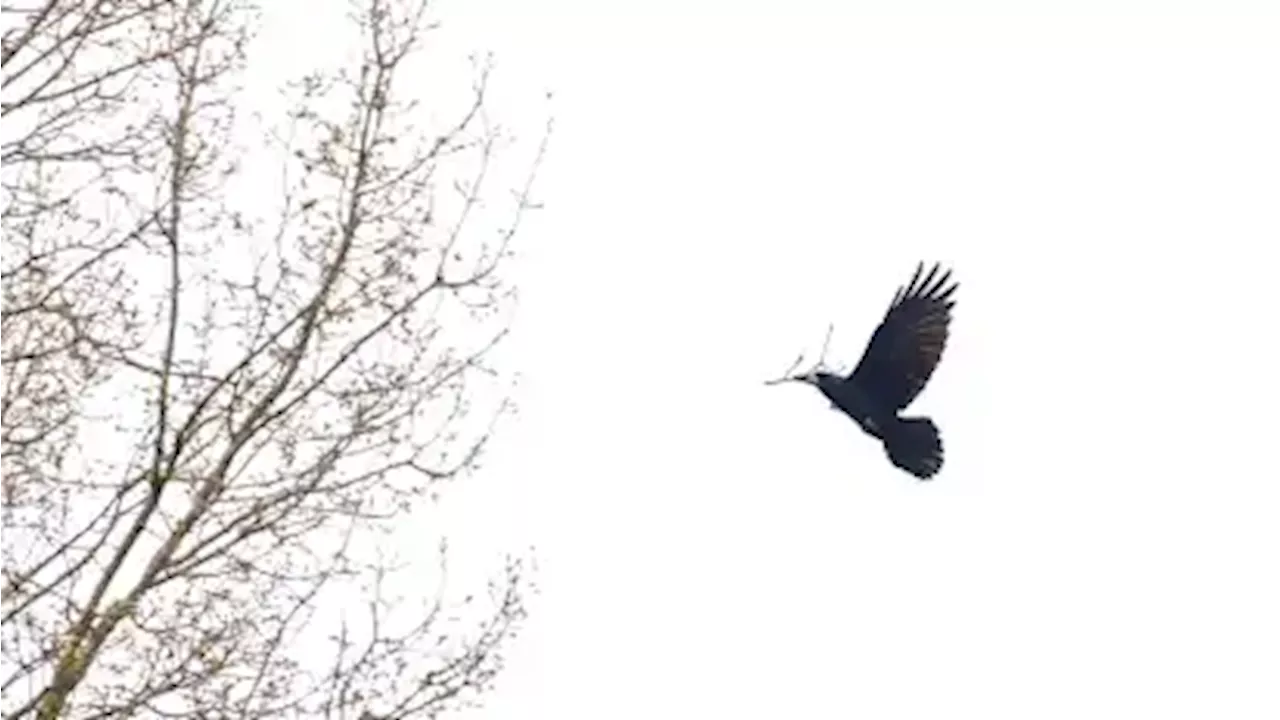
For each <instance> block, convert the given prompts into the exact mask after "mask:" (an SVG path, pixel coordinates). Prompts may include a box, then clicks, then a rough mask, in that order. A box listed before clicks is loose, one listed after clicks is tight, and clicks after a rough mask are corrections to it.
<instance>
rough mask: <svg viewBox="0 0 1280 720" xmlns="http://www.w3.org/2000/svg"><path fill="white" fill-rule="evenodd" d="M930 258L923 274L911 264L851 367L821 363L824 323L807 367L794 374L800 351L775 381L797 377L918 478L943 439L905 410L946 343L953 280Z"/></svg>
mask: <svg viewBox="0 0 1280 720" xmlns="http://www.w3.org/2000/svg"><path fill="white" fill-rule="evenodd" d="M940 271H941V266H940V265H937V264H935V265H934V266H933V268H932V269H931V270H929V272H928V274H927V275H926V274H924V263H920V264H919V265H918V266H917V267H916V272H915V275H913V276H912V277H911V282H909V283H907V284H906V285H904V286H902V287H899V288H898V292H897V294H895V295H894V297H893V302H892V303H891V304H890V305H889V310H888V311H887V312H886V313H885V315H884V319H883V320H881V321H880V325H879V326H878V327H877V328H876V330H875V332H874V333H873V334H872V335H871V342H869V343H867V349H866V350H864V351H863V353H862V359H861V360H860V361H859V362H858V365H857V367H855V368H854V370H853V373H851V374H850V375H848V376H843V375H840V374H838V373H833V372H829V371H827V370H826V369H825V367H824V363H823V358H824V357H825V355H826V351H827V344H828V343H829V342H830V341H831V329H830V328H828V330H827V338H826V340H825V341H824V342H823V345H822V357H820V358H819V360H818V365H817V367H816V368H815V369H814V370H811V371H809V372H806V373H802V374H798V375H797V374H794V373H795V370H796V368H798V367H799V366H800V363H801V362H803V360H804V356H803V355H801V356H800V358H799V359H797V360H796V362H795V363H794V364H792V366H791V368H790V369H789V370H788V371H787V372H786V373H784V374H783V376H782V377H780V378H778V379H776V380H770V381H768V382H767V383H765V384H766V385H775V384H778V383H782V382H801V383H806V384H808V385H812V386H814V387H816V388H817V389H818V391H819V392H821V393H822V394H823V395H825V396H826V398H827V399H828V400H830V401H831V405H832V407H833V408H834V409H836V410H839V411H840V412H842V413H844V414H845V415H848V416H849V417H850V418H852V419H853V421H854V422H856V423H858V426H859V427H861V428H862V430H863V432H865V433H867V434H868V435H870V436H872V437H874V438H877V439H878V440H880V441H881V442H882V443H884V449H885V453H886V454H887V455H888V456H889V461H890V462H891V463H893V464H894V466H896V467H898V468H900V469H902V470H905V471H906V472H908V473H910V474H911V475H913V476H915V477H916V478H919V479H920V480H928V479H930V478H932V477H933V476H934V475H936V474H937V472H938V471H939V470H940V469H941V468H942V457H943V452H942V439H941V437H939V435H938V427H937V426H936V425H934V423H933V420H930V419H929V418H927V417H906V416H902V415H899V413H900V412H901V411H903V410H905V409H906V407H907V406H908V405H910V404H911V401H912V400H914V399H915V397H916V396H917V395H919V394H920V391H921V390H923V389H924V386H925V383H927V382H929V376H930V375H932V374H933V370H934V368H936V367H937V366H938V361H939V360H941V359H942V351H943V349H944V348H946V345H947V333H948V326H949V325H950V324H951V308H953V307H955V304H956V303H955V300H953V299H952V297H953V295H954V294H955V292H956V289H957V288H958V287H959V284H957V283H954V282H951V283H949V281H950V279H951V271H950V270H947V271H946V272H941V274H939V273H940Z"/></svg>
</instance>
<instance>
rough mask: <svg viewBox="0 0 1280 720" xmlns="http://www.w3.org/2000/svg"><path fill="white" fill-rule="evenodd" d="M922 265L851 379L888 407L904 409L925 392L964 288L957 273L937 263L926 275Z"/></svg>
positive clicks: (891, 307)
mask: <svg viewBox="0 0 1280 720" xmlns="http://www.w3.org/2000/svg"><path fill="white" fill-rule="evenodd" d="M923 274H924V263H920V264H919V265H917V266H916V271H915V274H913V275H912V276H911V281H910V282H908V283H907V284H905V285H903V286H901V287H899V288H898V291H897V292H896V293H894V296H893V302H892V303H891V304H890V305H889V309H888V310H887V311H886V312H885V316H884V319H883V320H881V321H880V325H879V326H877V327H876V330H875V332H874V333H873V334H872V335H871V341H870V342H869V343H867V349H866V350H865V351H863V354H862V359H861V360H859V361H858V366H857V367H856V368H854V371H853V374H852V375H850V376H849V380H848V381H849V382H853V383H856V384H857V385H858V387H859V388H861V389H862V390H863V392H865V393H867V394H869V395H870V396H871V397H873V398H874V399H876V400H877V401H878V403H880V404H881V406H882V407H885V408H886V409H887V408H893V409H895V410H902V409H904V408H906V406H907V405H910V404H911V401H912V400H914V399H915V398H916V396H917V395H919V394H920V391H921V390H923V389H924V386H925V384H926V383H928V382H929V377H930V376H931V375H933V371H934V369H935V368H937V366H938V362H939V361H940V360H941V359H942V352H943V350H945V349H946V346H947V337H948V332H949V329H950V324H951V309H952V308H953V307H955V300H953V299H952V297H953V295H954V294H955V292H956V289H957V288H959V287H960V286H959V284H958V283H950V284H948V283H949V281H950V280H951V271H950V270H947V271H945V272H943V271H942V268H941V265H937V264H935V265H934V266H933V267H932V268H931V269H930V270H929V273H928V274H927V275H924V276H923V277H921V276H922V275H923Z"/></svg>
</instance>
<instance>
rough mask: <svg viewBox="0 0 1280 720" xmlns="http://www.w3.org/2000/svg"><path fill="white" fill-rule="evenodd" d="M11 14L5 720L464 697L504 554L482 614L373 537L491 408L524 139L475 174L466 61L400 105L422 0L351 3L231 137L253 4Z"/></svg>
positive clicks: (425, 486)
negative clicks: (330, 53)
mask: <svg viewBox="0 0 1280 720" xmlns="http://www.w3.org/2000/svg"><path fill="white" fill-rule="evenodd" d="M4 14H5V15H6V16H7V17H6V19H7V20H8V21H9V27H10V29H9V30H8V31H7V32H6V33H5V35H4V38H3V86H4V94H5V96H4V102H3V112H4V135H5V137H4V144H3V163H4V165H3V191H4V211H3V222H4V245H3V250H4V252H3V283H4V287H3V325H2V328H3V332H2V341H3V342H2V350H3V355H2V360H3V370H4V379H3V403H4V404H3V418H2V420H3V422H2V426H3V430H2V431H0V460H2V461H3V513H4V517H3V520H4V523H5V533H4V539H3V552H4V567H3V671H2V676H0V692H2V693H3V706H4V710H3V712H4V717H5V718H7V719H8V718H27V717H33V718H55V717H68V718H109V717H186V718H223V717H226V718H230V717H240V718H257V717H262V718H267V717H270V718H288V717H307V718H311V717H334V718H346V717H350V718H374V717H379V718H381V717H386V718H392V717H394V718H407V717H434V716H436V715H437V714H439V713H440V712H443V711H446V710H448V709H451V708H455V707H457V706H458V705H459V704H460V703H466V702H469V701H471V700H472V699H474V698H475V697H476V696H477V695H478V694H479V693H480V692H482V691H483V690H485V689H486V688H487V687H488V686H489V685H490V683H491V681H492V679H493V677H494V675H495V673H496V672H497V671H498V670H499V669H500V667H501V661H502V653H501V649H502V646H503V644H504V642H505V641H507V640H508V639H509V638H511V637H512V636H513V633H514V631H515V629H516V628H517V626H518V625H519V623H520V621H521V620H522V619H523V615H524V606H523V603H522V598H523V596H524V594H525V593H526V592H527V590H528V587H529V585H528V580H527V577H526V572H525V568H524V565H523V562H522V559H521V558H520V556H518V555H517V556H514V557H509V558H508V559H507V562H506V565H505V567H504V568H503V570H502V572H501V573H499V574H498V577H497V578H496V579H495V580H494V581H493V582H492V583H491V585H490V587H489V592H488V595H487V598H488V600H487V602H486V601H485V599H484V598H483V597H480V598H476V597H473V596H471V595H467V594H465V593H459V592H458V591H457V590H456V589H450V585H449V583H446V582H445V580H446V577H445V574H444V573H443V572H433V573H428V572H427V571H428V570H431V569H432V568H434V569H437V570H441V571H443V569H444V568H445V567H446V566H445V564H444V559H445V557H446V555H445V552H444V551H445V547H444V546H443V544H442V545H441V547H440V552H439V553H435V552H429V553H417V554H413V553H409V554H406V553H397V551H396V548H397V547H399V543H398V539H403V535H405V532H406V531H405V524H406V523H405V521H406V519H407V518H411V517H420V515H418V513H421V512H422V511H423V509H424V507H427V506H429V504H430V502H431V500H432V498H433V497H434V495H435V493H436V491H437V490H438V489H439V488H440V487H441V486H442V484H443V483H445V482H446V481H449V480H450V479H453V478H457V477H460V476H463V475H465V474H467V473H469V472H471V471H473V470H474V468H475V467H476V466H477V463H478V460H479V458H480V456H481V453H482V450H483V449H484V447H485V443H486V441H487V440H488V438H489V436H490V433H491V431H492V429H493V425H494V422H495V420H496V419H497V418H498V417H499V416H500V415H501V414H502V412H503V411H504V409H506V408H507V401H506V397H507V396H506V393H505V386H504V385H503V384H502V383H501V382H500V375H499V374H498V373H497V372H496V371H495V370H494V369H493V368H491V367H489V365H488V364H486V358H487V357H490V356H491V354H492V353H491V351H492V350H493V348H494V347H495V346H496V345H497V344H498V343H499V342H500V341H501V339H502V338H503V337H504V336H505V334H506V332H507V328H508V327H509V320H510V316H509V312H508V311H509V309H510V307H511V305H512V301H513V298H514V295H513V287H512V286H511V284H510V283H509V281H508V280H507V279H506V278H505V277H504V273H503V272H502V269H503V267H504V265H505V263H504V261H505V260H506V259H507V258H508V257H509V255H510V252H511V243H512V241H513V238H514V237H515V235H516V233H517V230H518V229H519V227H520V221H521V218H522V217H523V215H524V214H525V212H526V211H527V210H529V209H531V208H533V207H534V205H533V203H532V202H531V200H530V188H531V185H532V182H533V177H534V175H535V173H536V170H537V168H538V166H539V164H540V162H541V159H542V156H543V152H544V150H545V147H546V140H547V137H548V135H543V136H542V138H541V141H540V142H539V143H538V144H537V147H536V152H535V153H534V154H533V155H532V156H531V157H530V159H529V161H528V162H529V164H528V165H527V166H526V169H527V174H525V175H524V177H523V179H522V180H520V181H519V182H517V183H516V187H515V188H514V190H512V189H511V188H510V187H509V186H500V187H499V188H498V189H499V192H494V191H493V190H491V186H492V185H494V182H493V178H494V171H493V168H494V165H495V163H496V162H497V159H498V158H500V157H503V156H504V152H503V150H504V149H507V148H510V147H513V146H512V145H511V138H510V137H509V136H508V135H507V134H506V132H505V131H504V130H503V129H502V128H501V127H499V126H498V125H496V124H495V123H494V122H493V121H492V120H491V118H490V117H489V115H488V113H487V112H486V90H487V88H488V79H489V66H488V64H487V62H478V63H476V65H475V72H474V74H473V77H471V78H468V81H469V84H468V85H467V87H466V88H465V89H467V90H469V93H468V99H467V101H466V102H465V103H462V104H461V105H459V106H458V107H456V108H454V112H452V114H449V111H448V110H447V109H445V108H441V107H439V106H433V107H427V106H425V105H423V104H421V102H420V99H418V98H415V97H414V96H413V85H414V82H415V78H414V77H413V75H412V73H410V72H409V71H407V68H409V67H411V62H412V59H413V58H415V57H417V55H416V53H417V52H418V50H419V49H420V47H421V45H422V41H423V38H424V36H426V35H427V34H428V33H430V32H431V31H433V30H434V29H435V25H434V23H433V22H432V20H431V18H430V16H429V14H428V12H427V3H426V2H425V1H423V0H417V1H416V2H411V1H410V0H364V1H363V6H362V7H359V8H356V9H355V10H353V12H352V18H351V22H352V25H351V27H352V28H353V31H358V32H359V34H360V38H361V39H360V45H359V47H360V52H359V53H357V55H358V57H356V58H355V59H354V60H353V62H352V66H351V67H345V68H342V69H340V70H335V71H333V72H327V71H318V72H315V73H312V74H309V75H308V76H306V77H304V78H301V79H300V80H299V81H298V82H297V83H295V84H294V85H293V86H291V87H290V88H288V91H287V98H288V103H287V104H288V107H289V108H290V110H289V111H288V113H287V116H286V117H284V119H283V120H281V121H280V122H269V123H266V124H265V125H264V126H263V127H262V128H260V130H261V132H260V133H258V135H255V136H254V137H259V136H260V137H262V138H263V140H262V142H260V143H256V144H255V143H248V144H247V145H245V143H243V142H242V141H241V140H238V138H242V137H244V136H245V128H246V127H249V126H250V124H249V123H248V122H247V121H244V118H243V113H237V112H236V111H237V108H238V107H239V102H238V100H239V98H240V97H241V92H240V86H239V84H238V83H240V82H241V79H242V78H243V77H244V73H245V71H246V69H247V68H248V66H249V65H250V64H251V63H250V62H249V60H248V58H250V57H252V56H251V54H249V50H248V48H250V47H251V42H250V40H251V37H250V31H251V29H252V28H254V27H255V24H256V21H257V17H258V16H257V14H256V9H255V8H254V7H253V6H251V5H250V4H248V3H247V2H243V1H242V0H115V1H114V2H109V1H107V0H38V1H33V2H32V3H28V4H25V5H21V6H19V5H18V4H17V3H14V4H13V5H12V6H11V5H10V4H9V3H6V4H5V6H4ZM433 115H440V116H445V117H446V119H445V120H443V121H434V122H433V117H432V116H433ZM547 130H548V134H549V130H550V125H549V124H548V126H547ZM242 146H243V147H242ZM268 170H269V172H268ZM273 186H275V187H278V188H279V189H280V191H281V197H280V199H279V201H278V202H273V203H268V204H263V203H262V202H261V201H257V202H253V200H256V198H257V197H258V196H261V195H262V194H263V191H262V190H261V188H271V187H273ZM246 188H249V189H246ZM503 191H508V192H503ZM264 208H267V209H264ZM424 562H425V563H427V564H429V565H430V567H427V568H425V569H424ZM423 578H427V579H429V580H431V582H430V583H424V582H422V580H423ZM424 585H425V586H427V587H429V590H423V587H424ZM481 595H483V594H481Z"/></svg>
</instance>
